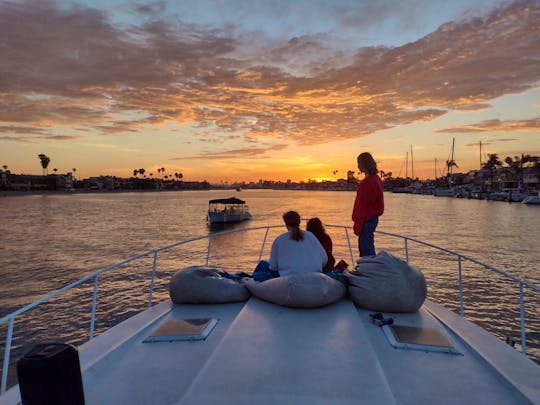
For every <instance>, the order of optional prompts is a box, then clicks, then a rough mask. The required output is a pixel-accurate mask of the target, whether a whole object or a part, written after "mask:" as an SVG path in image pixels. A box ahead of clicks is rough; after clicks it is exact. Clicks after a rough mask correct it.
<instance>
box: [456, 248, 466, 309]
mask: <svg viewBox="0 0 540 405" xmlns="http://www.w3.org/2000/svg"><path fill="white" fill-rule="evenodd" d="M458 276H459V314H460V315H461V316H463V315H464V314H465V306H464V304H463V275H462V273H461V255H459V256H458Z"/></svg>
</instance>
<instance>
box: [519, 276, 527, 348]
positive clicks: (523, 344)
mask: <svg viewBox="0 0 540 405" xmlns="http://www.w3.org/2000/svg"><path fill="white" fill-rule="evenodd" d="M519 317H520V323H521V352H522V353H523V354H527V340H526V339H525V302H524V297H523V283H522V282H521V281H520V282H519Z"/></svg>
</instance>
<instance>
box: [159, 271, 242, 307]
mask: <svg viewBox="0 0 540 405" xmlns="http://www.w3.org/2000/svg"><path fill="white" fill-rule="evenodd" d="M169 295H170V297H171V300H172V302H173V303H175V304H222V303H226V302H239V301H245V300H247V299H248V298H249V297H250V295H251V294H250V293H249V291H248V289H247V288H246V286H245V285H244V284H242V283H241V282H240V281H237V280H231V279H229V278H226V277H223V276H221V275H220V274H219V272H218V270H217V269H214V268H211V267H205V266H193V267H187V268H185V269H182V270H179V271H178V272H176V274H174V276H172V278H171V281H170V284H169Z"/></svg>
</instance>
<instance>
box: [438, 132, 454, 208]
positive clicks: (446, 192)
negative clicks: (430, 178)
mask: <svg viewBox="0 0 540 405" xmlns="http://www.w3.org/2000/svg"><path fill="white" fill-rule="evenodd" d="M455 141H456V138H452V153H451V157H450V160H447V161H446V176H447V177H448V187H438V188H436V189H435V190H434V191H433V195H434V196H435V197H455V196H456V192H455V190H454V188H453V184H452V169H453V168H454V166H456V167H457V165H456V162H455V161H454V145H455Z"/></svg>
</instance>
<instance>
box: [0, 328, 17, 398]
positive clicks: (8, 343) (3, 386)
mask: <svg viewBox="0 0 540 405" xmlns="http://www.w3.org/2000/svg"><path fill="white" fill-rule="evenodd" d="M14 323H15V318H11V319H10V320H9V325H8V332H7V336H6V348H5V349H4V366H3V367H2V384H1V386H0V395H2V394H4V392H6V386H7V376H8V367H9V355H10V354H11V340H12V339H13V324H14Z"/></svg>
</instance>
